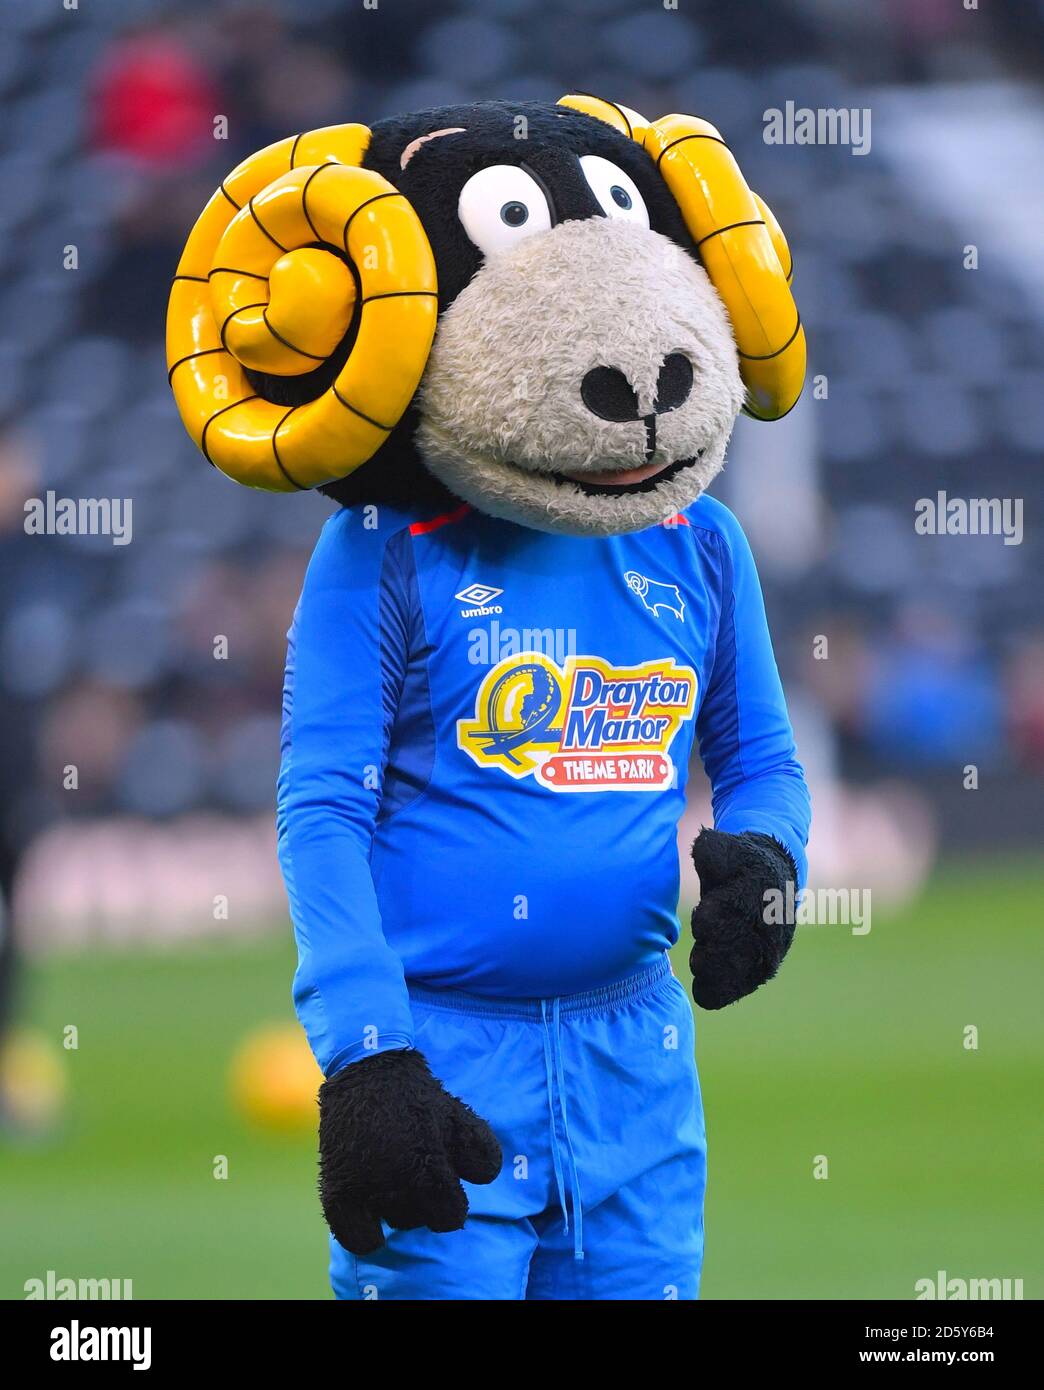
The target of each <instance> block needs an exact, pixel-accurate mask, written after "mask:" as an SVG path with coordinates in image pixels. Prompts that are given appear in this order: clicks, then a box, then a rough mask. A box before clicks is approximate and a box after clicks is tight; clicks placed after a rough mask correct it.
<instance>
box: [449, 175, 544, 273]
mask: <svg viewBox="0 0 1044 1390" xmlns="http://www.w3.org/2000/svg"><path fill="white" fill-rule="evenodd" d="M457 215H458V216H459V217H460V220H461V223H462V224H463V226H464V230H465V231H466V232H467V234H468V236H469V237H470V238H471V240H472V241H473V242H474V243H475V245H476V246H477V247H478V248H479V250H480V251H481V252H482V254H483V255H484V256H491V255H493V254H495V253H496V252H497V251H507V250H509V249H510V248H511V247H512V246H515V245H517V244H518V242H520V241H522V240H523V238H525V237H530V236H535V235H536V233H537V232H549V231H550V230H551V209H550V208H549V207H548V205H547V199H546V197H545V196H544V193H543V190H542V189H541V187H540V185H539V184H538V183H537V181H536V179H534V178H533V177H532V175H530V174H527V173H526V171H525V169H520V168H519V167H518V165H517V164H491V165H490V167H489V168H488V169H480V170H479V172H478V173H477V174H472V176H471V178H470V179H468V181H467V183H466V184H465V185H464V187H463V188H462V189H461V190H460V200H459V201H458V203H457Z"/></svg>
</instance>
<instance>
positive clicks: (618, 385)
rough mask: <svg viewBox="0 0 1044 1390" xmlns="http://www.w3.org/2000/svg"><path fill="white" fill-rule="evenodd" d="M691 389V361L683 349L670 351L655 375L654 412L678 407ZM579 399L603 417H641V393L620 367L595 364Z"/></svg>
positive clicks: (665, 411)
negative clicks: (638, 394) (639, 403)
mask: <svg viewBox="0 0 1044 1390" xmlns="http://www.w3.org/2000/svg"><path fill="white" fill-rule="evenodd" d="M691 390H692V363H691V362H690V361H689V359H688V358H687V357H685V356H684V355H683V354H682V353H680V352H672V353H669V354H668V355H667V356H666V357H665V358H664V359H663V363H662V365H661V367H660V370H659V373H658V374H657V377H656V402H655V404H654V406H653V411H654V414H656V415H665V414H666V413H667V411H669V410H677V409H678V407H679V406H680V405H683V404H684V402H685V401H686V400H688V398H689V392H690V391H691ZM580 399H581V400H582V401H583V403H584V405H586V406H587V408H588V410H589V411H590V412H591V414H592V415H597V416H598V417H599V419H601V420H621V421H622V420H640V419H642V416H641V415H640V414H639V412H638V396H637V395H636V393H635V389H634V387H633V386H632V385H631V383H630V382H629V381H628V380H627V378H626V376H624V374H623V372H621V371H620V370H619V368H618V367H592V368H591V370H590V371H589V372H588V373H587V374H586V376H585V377H584V379H583V381H582V382H581V383H580Z"/></svg>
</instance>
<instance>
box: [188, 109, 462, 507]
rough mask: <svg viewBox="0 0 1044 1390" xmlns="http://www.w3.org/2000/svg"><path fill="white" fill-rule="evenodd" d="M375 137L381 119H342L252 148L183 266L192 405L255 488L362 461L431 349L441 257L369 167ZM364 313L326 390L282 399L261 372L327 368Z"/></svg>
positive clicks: (234, 471) (322, 476)
mask: <svg viewBox="0 0 1044 1390" xmlns="http://www.w3.org/2000/svg"><path fill="white" fill-rule="evenodd" d="M369 140H370V132H369V130H368V129H367V128H366V127H365V126H362V125H340V126H328V127H326V128H325V129H321V130H313V131H310V132H309V133H307V134H305V135H298V136H296V137H289V138H287V139H286V140H279V141H277V142H276V143H275V144H274V145H269V146H268V147H267V148H266V149H263V150H260V151H259V152H258V153H257V154H255V155H252V156H251V157H250V158H249V159H247V160H244V162H243V163H242V164H240V165H239V167H238V168H237V169H236V170H235V171H234V172H233V173H232V174H231V175H229V177H228V178H227V179H225V181H224V183H222V185H221V187H220V188H219V189H218V190H217V192H216V193H215V194H214V196H213V197H212V198H211V200H210V202H209V203H208V204H207V206H206V207H205V208H204V210H203V212H202V214H201V215H200V217H199V220H198V221H197V222H196V225H195V226H194V227H193V229H192V232H191V234H190V236H189V239H188V244H187V245H186V247H185V251H184V253H183V255H182V257H181V260H180V262H179V264H178V269H177V274H176V276H175V278H174V285H173V288H172V290H171V294H170V302H169V304H168V306H167V364H168V367H169V369H170V383H171V387H172V389H173V391H174V397H175V400H176V401H177V405H178V410H179V411H180V413H181V418H182V420H183V421H184V423H185V427H186V429H187V430H188V432H189V434H190V435H191V436H192V438H193V439H194V440H195V442H196V443H197V444H198V445H199V447H200V449H202V451H203V453H204V454H205V455H206V457H207V458H208V459H209V460H210V462H211V463H213V464H214V465H215V466H216V467H217V468H219V469H220V470H221V471H222V472H223V473H226V474H227V475H228V476H229V477H230V478H234V479H235V480H236V481H237V482H240V483H245V484H247V485H248V486H249V487H256V488H264V489H267V490H268V491H272V492H291V491H294V490H295V489H302V488H312V487H316V486H318V485H319V484H320V483H326V482H331V481H332V480H333V479H335V478H343V477H345V476H347V474H349V473H351V472H353V471H354V470H355V469H356V468H358V467H359V466H360V464H363V463H365V462H366V460H367V459H368V458H371V457H372V455H373V454H374V453H376V451H377V450H378V449H379V448H380V446H381V444H383V443H384V441H385V439H386V438H387V437H388V434H389V433H390V431H391V430H392V429H393V427H394V426H395V425H396V424H397V423H398V421H399V419H400V418H401V416H402V414H403V412H404V411H405V409H406V407H407V405H408V404H409V402H410V400H411V398H412V396H413V394H414V392H415V391H416V389H417V386H418V384H419V382H420V379H421V375H422V374H423V371H424V367H425V364H426V362H427V360H428V353H429V350H430V348H431V342H432V338H433V337H434V333H435V320H436V315H437V309H438V300H437V284H436V277H435V260H434V257H433V255H432V251H431V247H430V245H429V244H428V238H427V236H426V235H425V232H424V228H423V227H422V226H421V223H420V219H419V218H418V216H417V214H416V212H415V211H414V210H413V208H412V207H411V206H410V204H409V202H408V201H407V200H406V198H405V197H404V196H403V195H402V194H401V193H400V192H399V191H398V189H396V188H395V187H394V186H393V185H392V184H390V183H389V182H388V181H387V180H386V179H384V178H382V177H381V175H380V174H378V173H375V172H374V171H373V170H371V169H363V168H360V167H359V165H360V161H361V160H362V157H363V155H364V153H365V151H366V148H367V145H368V144H369ZM330 248H336V249H337V250H338V251H341V252H343V253H344V258H342V256H340V255H338V254H336V253H335V251H334V250H332V249H330ZM346 262H347V263H346ZM353 324H354V325H355V338H354V342H353V345H352V350H351V352H350V354H349V356H348V358H347V360H346V361H345V363H344V365H343V366H342V367H341V370H340V372H339V373H338V375H337V377H336V379H335V380H334V382H333V383H332V385H331V386H330V387H329V388H328V389H327V390H326V391H324V392H323V393H322V395H320V396H317V397H316V399H314V400H311V401H308V402H306V403H305V404H304V405H298V406H292V407H287V406H285V405H276V404H274V403H273V402H271V401H267V400H265V399H264V398H263V397H262V396H261V395H259V394H258V393H257V391H255V389H254V388H253V386H252V385H251V383H250V381H249V379H248V378H247V375H246V370H245V369H247V368H252V369H254V370H257V371H263V372H267V373H274V374H276V375H284V376H295V375H300V374H302V373H304V372H310V371H314V370H315V369H316V368H317V367H319V366H320V365H321V364H322V363H323V362H325V361H326V360H327V358H328V357H329V356H330V354H331V353H332V352H333V351H334V349H335V348H336V347H337V346H338V345H339V344H340V342H341V341H342V339H343V338H344V335H345V333H347V332H348V330H349V328H350V327H351V326H352V325H353Z"/></svg>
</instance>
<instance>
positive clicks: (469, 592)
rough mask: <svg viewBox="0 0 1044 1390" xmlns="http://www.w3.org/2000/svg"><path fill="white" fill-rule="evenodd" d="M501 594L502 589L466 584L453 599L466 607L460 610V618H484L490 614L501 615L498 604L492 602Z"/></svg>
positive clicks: (489, 585) (485, 585)
mask: <svg viewBox="0 0 1044 1390" xmlns="http://www.w3.org/2000/svg"><path fill="white" fill-rule="evenodd" d="M503 592H504V590H503V589H494V588H493V586H492V585H491V584H468V585H466V586H465V587H464V588H463V589H461V591H460V593H459V594H454V596H453V597H454V598H456V599H459V600H460V602H461V603H464V604H467V605H468V606H467V607H466V608H462V609H461V610H460V616H461V617H462V618H485V617H488V616H489V615H490V614H492V613H503V611H504V610H503V608H501V606H500V604H499V603H494V602H493V600H494V599H495V598H499V597H500V595H501V594H502V593H503Z"/></svg>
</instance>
